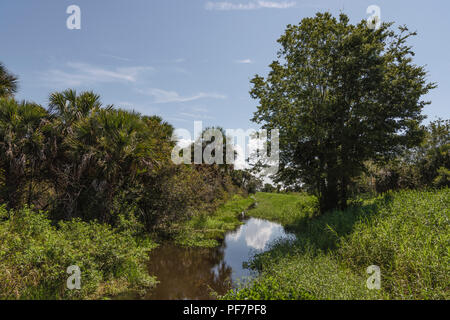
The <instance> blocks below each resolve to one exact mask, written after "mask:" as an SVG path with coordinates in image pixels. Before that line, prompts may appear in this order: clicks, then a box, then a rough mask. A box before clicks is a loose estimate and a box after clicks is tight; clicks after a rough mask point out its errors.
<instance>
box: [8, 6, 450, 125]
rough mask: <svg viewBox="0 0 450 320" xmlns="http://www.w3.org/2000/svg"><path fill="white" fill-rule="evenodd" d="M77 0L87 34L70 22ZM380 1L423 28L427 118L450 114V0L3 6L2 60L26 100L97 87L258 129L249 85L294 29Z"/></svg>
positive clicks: (163, 108)
mask: <svg viewBox="0 0 450 320" xmlns="http://www.w3.org/2000/svg"><path fill="white" fill-rule="evenodd" d="M73 4H75V5H78V6H79V7H80V8H81V30H69V29H67V27H66V20H67V18H68V17H69V14H67V13H66V9H67V7H68V6H69V5H73ZM373 4H374V5H378V6H379V7H380V8H381V19H382V20H383V21H395V22H396V23H397V24H406V25H407V26H408V27H410V29H411V30H417V31H418V33H419V35H418V36H417V37H416V38H415V39H414V41H413V42H411V44H412V45H413V46H414V48H415V52H416V57H415V62H416V63H417V64H420V65H427V69H428V70H429V74H430V76H429V79H430V80H431V81H433V82H437V83H438V85H439V88H438V89H435V90H434V91H433V92H432V93H431V94H429V96H428V97H427V98H428V99H429V100H432V102H433V103H432V105H431V106H428V107H427V108H426V109H425V111H424V112H425V114H427V115H428V116H429V119H431V120H432V119H434V118H436V117H443V118H449V115H450V111H449V110H450V104H449V99H450V90H449V89H450V83H449V82H450V79H449V78H450V77H449V71H450V59H449V52H450V44H449V40H448V39H449V36H448V32H449V31H450V18H449V17H448V12H450V2H449V1H448V0H441V1H438V0H433V1H411V0H409V1H406V0H405V1H400V0H397V1H393V0H388V1H375V0H369V1H365V0H352V1H351V0H346V1H344V0H286V1H284V0H270V1H269V0H266V1H258V0H224V1H222V0H220V1H212V0H211V1H208V0H129V1H125V0H108V1H106V0H104V1H101V0H70V1H66V0H40V1H25V0H1V1H0V39H1V47H0V61H1V62H3V63H4V64H5V65H6V66H7V68H8V69H9V70H10V71H12V72H13V73H15V74H17V75H18V76H19V77H20V91H19V93H18V95H17V97H18V98H19V99H28V100H33V101H36V102H38V103H41V104H43V105H47V103H48V96H49V94H50V93H51V92H52V91H55V90H62V89H66V88H69V87H70V88H75V89H77V90H86V89H91V90H94V91H95V92H96V93H98V94H100V95H101V97H102V101H103V103H104V104H115V105H116V106H120V107H123V108H128V109H135V110H137V111H139V112H141V113H143V114H158V115H160V116H162V117H163V118H164V119H165V120H167V121H169V122H170V123H172V124H173V125H174V126H175V127H177V128H186V129H189V130H190V131H192V130H193V121H194V120H201V121H203V123H204V125H205V126H209V125H220V126H222V127H224V128H236V129H237V128H245V129H247V128H257V126H256V125H255V124H253V123H251V122H250V118H251V117H252V114H253V112H254V111H255V110H256V106H257V101H254V100H252V99H251V98H250V97H249V94H248V91H249V89H250V84H249V80H250V79H251V78H252V77H253V76H254V75H255V74H261V75H266V74H267V71H268V67H267V66H268V65H269V64H270V63H271V62H272V61H273V60H274V59H275V58H276V52H277V50H278V45H277V43H276V40H277V39H278V38H279V37H280V35H281V34H282V33H283V31H284V30H285V27H286V25H287V24H297V23H298V22H299V21H300V20H301V19H302V18H304V17H307V16H312V15H314V14H315V13H316V12H317V11H330V12H331V13H333V14H336V15H337V14H339V13H340V12H341V11H343V12H345V13H346V14H348V15H349V17H350V19H351V21H352V22H354V23H356V22H359V21H360V20H362V19H366V18H367V17H368V16H369V15H368V14H367V13H366V9H367V7H368V6H369V5H373Z"/></svg>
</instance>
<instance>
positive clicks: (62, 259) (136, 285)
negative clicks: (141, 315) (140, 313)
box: [0, 207, 155, 299]
mask: <svg viewBox="0 0 450 320" xmlns="http://www.w3.org/2000/svg"><path fill="white" fill-rule="evenodd" d="M153 246H154V245H153V244H152V243H150V242H145V241H139V243H138V241H137V240H136V238H135V237H133V236H132V235H131V234H130V233H126V232H119V231H117V230H115V229H113V228H112V227H110V226H108V225H102V224H98V223H96V222H90V223H86V222H82V221H80V220H74V221H67V222H60V223H59V224H58V226H53V225H52V224H51V222H50V220H49V219H48V216H47V214H46V213H44V212H35V211H33V210H31V209H28V208H25V209H22V210H17V211H9V212H8V211H7V210H5V209H4V207H1V208H0V299H96V298H100V297H105V296H112V295H116V294H119V293H121V292H125V291H128V290H138V291H141V292H144V291H145V290H147V289H149V288H150V287H152V286H153V285H154V284H155V280H154V279H153V278H151V277H150V276H148V274H147V272H146V267H145V262H146V260H147V257H148V255H147V252H148V251H149V250H150V249H151V248H152V247H153ZM71 265H77V266H78V267H79V268H80V270H81V289H80V290H69V289H67V286H66V281H67V278H68V277H69V276H70V275H69V274H67V273H66V270H67V268H68V267H69V266H71Z"/></svg>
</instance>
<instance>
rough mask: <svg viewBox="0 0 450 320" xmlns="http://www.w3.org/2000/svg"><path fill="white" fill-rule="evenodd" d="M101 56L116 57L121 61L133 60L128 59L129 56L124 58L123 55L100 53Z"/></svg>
mask: <svg viewBox="0 0 450 320" xmlns="http://www.w3.org/2000/svg"><path fill="white" fill-rule="evenodd" d="M100 56H102V57H106V58H112V59H116V60H120V61H131V59H128V58H123V57H119V56H115V55H112V54H106V53H105V54H103V53H102V54H100Z"/></svg>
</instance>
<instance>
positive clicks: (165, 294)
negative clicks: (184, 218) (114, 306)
mask: <svg viewBox="0 0 450 320" xmlns="http://www.w3.org/2000/svg"><path fill="white" fill-rule="evenodd" d="M292 237H293V235H290V234H287V233H285V231H284V229H283V227H282V226H281V225H278V224H276V223H272V222H269V221H266V220H261V219H254V218H251V219H249V220H247V221H246V223H245V224H244V225H242V226H240V227H239V228H238V229H237V230H236V231H234V232H231V233H229V234H227V235H226V237H225V240H224V241H223V243H222V245H221V246H220V247H218V248H213V249H201V248H181V247H178V246H175V245H173V244H170V243H168V244H164V245H161V246H160V247H158V248H157V249H155V250H154V251H152V253H151V256H150V261H151V262H150V264H149V272H150V274H151V275H156V276H157V278H158V280H159V281H160V283H159V285H158V286H157V287H156V289H155V290H153V291H152V292H151V293H149V295H148V296H147V297H146V298H147V299H211V298H213V297H212V296H211V295H210V292H211V291H212V290H213V291H215V292H217V293H219V294H224V293H225V292H227V291H228V290H229V289H230V288H231V287H232V285H233V283H236V282H237V281H240V280H242V279H245V278H246V277H249V276H251V272H250V271H249V270H248V269H245V268H244V267H243V263H244V262H245V261H248V260H249V258H250V257H251V255H252V254H254V253H255V252H261V251H264V250H267V248H268V245H269V244H270V243H271V242H272V241H273V240H275V239H277V238H292Z"/></svg>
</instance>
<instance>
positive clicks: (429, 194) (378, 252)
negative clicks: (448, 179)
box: [224, 189, 450, 299]
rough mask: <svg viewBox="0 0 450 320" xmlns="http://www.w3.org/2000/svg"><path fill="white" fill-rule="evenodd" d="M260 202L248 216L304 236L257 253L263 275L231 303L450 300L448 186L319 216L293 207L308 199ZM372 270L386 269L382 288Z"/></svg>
mask: <svg viewBox="0 0 450 320" xmlns="http://www.w3.org/2000/svg"><path fill="white" fill-rule="evenodd" d="M256 198H257V202H258V204H259V208H258V209H255V210H251V211H250V212H249V214H250V215H253V214H255V215H256V216H258V217H260V218H267V219H275V220H276V221H279V222H281V223H283V224H284V225H285V226H287V227H289V228H290V229H291V231H294V232H295V233H296V235H297V239H296V240H295V241H294V242H279V243H276V244H274V245H273V247H272V249H271V250H270V251H268V252H266V253H263V254H260V255H257V256H256V257H255V258H254V259H253V260H252V261H251V262H250V266H251V267H252V268H254V269H256V270H258V271H259V272H260V276H259V278H258V279H257V280H256V281H255V282H253V283H251V284H250V285H248V286H247V287H245V288H240V289H238V290H233V291H230V292H229V293H228V294H227V295H226V296H225V297H224V298H240V299H245V298H249V299H252V298H254V299H267V298H284V299H310V298H316V299H448V298H449V297H450V296H449V275H450V270H449V252H450V223H449V214H450V212H449V204H450V203H449V202H450V190H449V189H443V190H439V191H401V192H396V193H388V194H385V195H382V196H378V197H374V198H371V199H369V200H361V201H360V203H359V205H354V206H352V207H351V208H349V209H347V210H345V211H333V212H329V213H327V214H325V215H323V216H320V217H314V216H313V217H312V216H311V212H308V211H306V212H305V211H301V210H294V209H293V208H295V207H297V206H298V205H297V204H296V203H298V201H299V199H303V200H304V199H306V198H305V196H297V198H295V196H293V195H278V194H271V195H269V194H257V196H256ZM274 199H276V201H273V200H274ZM312 200H313V199H309V200H308V201H312ZM300 201H301V200H300ZM308 207H309V205H308ZM277 214H279V216H277ZM370 265H378V266H379V267H380V268H381V279H382V282H381V286H382V287H381V290H369V289H367V287H366V280H367V278H368V277H369V275H368V274H366V268H367V267H368V266H370ZM274 284H276V285H274Z"/></svg>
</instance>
